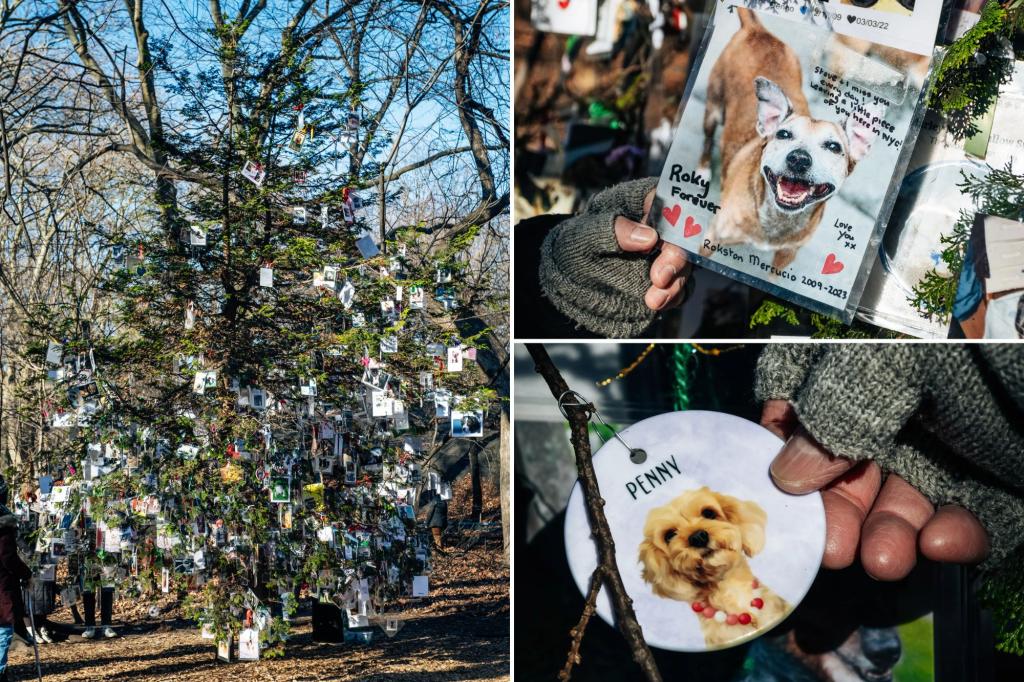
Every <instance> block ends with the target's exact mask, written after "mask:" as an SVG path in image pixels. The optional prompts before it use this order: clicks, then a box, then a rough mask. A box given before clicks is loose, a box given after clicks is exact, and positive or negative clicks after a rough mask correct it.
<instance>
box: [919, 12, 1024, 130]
mask: <svg viewBox="0 0 1024 682" xmlns="http://www.w3.org/2000/svg"><path fill="white" fill-rule="evenodd" d="M1022 6H1024V0H1012V1H1011V2H1009V3H1006V4H1005V5H1000V4H999V3H998V2H989V3H988V4H986V5H985V7H984V8H983V9H982V11H981V19H980V20H979V21H978V23H977V24H975V25H974V26H973V27H972V28H971V29H970V30H968V31H967V32H966V33H965V34H964V35H963V36H961V37H960V39H959V40H957V41H956V42H954V43H953V44H952V45H950V46H949V49H948V50H946V53H945V56H944V57H943V58H942V61H941V63H940V64H939V65H938V66H937V67H936V68H935V74H934V76H933V78H932V89H931V92H930V93H929V99H928V106H930V107H931V108H933V109H937V110H938V111H941V112H942V113H943V115H944V116H945V117H946V121H947V125H948V129H949V131H950V133H951V134H952V135H953V137H954V138H956V139H958V140H962V139H965V138H968V137H971V136H972V135H974V134H976V133H977V132H978V127H977V125H975V121H976V120H977V119H978V118H980V117H981V116H983V115H984V114H985V112H987V111H988V110H989V108H990V107H992V106H993V105H994V104H995V101H996V98H997V97H998V96H999V86H1000V85H1002V84H1003V83H1005V82H1007V81H1008V80H1009V79H1010V76H1011V74H1012V72H1013V53H1012V50H1010V49H1009V48H1010V42H1009V38H1010V37H1011V36H1012V35H1013V33H1014V32H1015V31H1016V30H1017V29H1018V28H1020V27H1021V25H1022V19H1024V12H1022Z"/></svg>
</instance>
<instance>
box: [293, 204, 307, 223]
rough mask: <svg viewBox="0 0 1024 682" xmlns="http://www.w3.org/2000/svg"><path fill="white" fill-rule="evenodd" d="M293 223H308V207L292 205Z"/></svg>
mask: <svg viewBox="0 0 1024 682" xmlns="http://www.w3.org/2000/svg"><path fill="white" fill-rule="evenodd" d="M292 224H294V225H305V224H306V207H305V206H293V207H292Z"/></svg>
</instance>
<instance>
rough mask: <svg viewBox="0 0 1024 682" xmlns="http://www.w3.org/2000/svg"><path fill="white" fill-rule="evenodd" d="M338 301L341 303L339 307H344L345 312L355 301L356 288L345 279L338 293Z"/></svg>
mask: <svg viewBox="0 0 1024 682" xmlns="http://www.w3.org/2000/svg"><path fill="white" fill-rule="evenodd" d="M338 300H339V301H341V305H342V306H344V308H345V310H350V309H351V308H352V303H353V302H354V301H355V300H356V288H355V286H354V285H353V284H352V282H350V281H349V280H347V279H346V280H345V282H344V283H343V284H342V285H341V289H340V290H339V291H338Z"/></svg>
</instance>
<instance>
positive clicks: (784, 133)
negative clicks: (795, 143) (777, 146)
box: [775, 129, 793, 140]
mask: <svg viewBox="0 0 1024 682" xmlns="http://www.w3.org/2000/svg"><path fill="white" fill-rule="evenodd" d="M775 137H776V138H778V139H780V140H789V139H791V138H792V137H793V133H791V132H789V131H788V130H786V129H782V130H780V131H779V132H777V133H775Z"/></svg>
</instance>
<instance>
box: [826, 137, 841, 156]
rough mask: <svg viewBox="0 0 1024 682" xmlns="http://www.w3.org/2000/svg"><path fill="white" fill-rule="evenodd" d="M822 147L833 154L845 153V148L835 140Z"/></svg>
mask: <svg viewBox="0 0 1024 682" xmlns="http://www.w3.org/2000/svg"><path fill="white" fill-rule="evenodd" d="M822 146H823V147H825V149H827V150H829V151H830V152H832V153H833V154H841V153H842V151H843V146H842V145H841V144H839V143H838V142H836V141H835V140H829V141H828V142H826V143H825V144H824V145H822Z"/></svg>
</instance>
